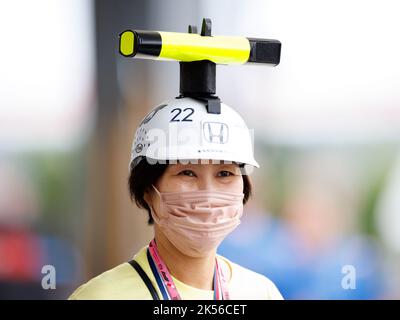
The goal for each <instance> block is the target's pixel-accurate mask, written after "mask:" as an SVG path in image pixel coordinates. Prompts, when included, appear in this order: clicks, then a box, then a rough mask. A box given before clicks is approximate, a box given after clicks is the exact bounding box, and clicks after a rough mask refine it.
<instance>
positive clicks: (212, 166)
mask: <svg viewBox="0 0 400 320" xmlns="http://www.w3.org/2000/svg"><path fill="white" fill-rule="evenodd" d="M227 167H228V168H238V167H239V164H237V163H232V162H228V163H224V162H221V163H212V162H211V161H205V162H203V161H202V162H201V163H200V162H199V163H180V162H178V163H174V164H169V165H168V169H172V170H173V169H188V168H193V169H198V170H206V169H219V168H227Z"/></svg>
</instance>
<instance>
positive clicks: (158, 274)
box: [147, 239, 229, 300]
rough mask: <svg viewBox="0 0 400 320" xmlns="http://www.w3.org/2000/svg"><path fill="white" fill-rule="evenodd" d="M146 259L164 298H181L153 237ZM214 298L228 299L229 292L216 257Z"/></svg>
mask: <svg viewBox="0 0 400 320" xmlns="http://www.w3.org/2000/svg"><path fill="white" fill-rule="evenodd" d="M147 260H148V262H149V265H150V269H151V271H152V272H153V275H154V278H155V279H156V282H157V285H158V287H159V289H160V291H161V294H162V296H163V299H164V300H181V299H182V298H181V296H180V295H179V293H178V289H177V288H176V286H175V284H174V281H173V279H172V276H171V275H170V273H169V271H168V268H167V266H166V265H165V263H164V262H163V261H162V259H161V257H160V255H159V254H158V250H157V244H156V241H155V239H153V240H152V241H151V242H150V244H149V246H148V248H147ZM213 282H214V285H213V286H214V300H229V293H228V290H227V285H226V278H225V276H224V273H223V272H222V270H221V269H220V266H219V265H218V260H217V258H216V259H215V271H214V281H213Z"/></svg>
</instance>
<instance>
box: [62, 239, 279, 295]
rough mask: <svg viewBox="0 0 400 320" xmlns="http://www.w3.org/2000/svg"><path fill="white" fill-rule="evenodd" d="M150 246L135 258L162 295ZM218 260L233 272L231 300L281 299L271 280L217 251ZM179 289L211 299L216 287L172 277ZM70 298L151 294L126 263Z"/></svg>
mask: <svg viewBox="0 0 400 320" xmlns="http://www.w3.org/2000/svg"><path fill="white" fill-rule="evenodd" d="M146 250H147V246H146V247H144V248H142V249H141V250H140V251H139V252H138V253H137V254H136V255H135V256H134V259H135V260H136V261H137V262H138V263H139V264H140V266H141V267H142V268H143V270H144V272H146V274H147V275H148V277H149V278H150V280H151V282H152V283H153V286H154V287H155V289H156V290H157V292H158V295H159V297H160V299H162V294H161V292H160V289H159V288H158V286H157V282H156V280H155V278H154V275H153V273H152V272H151V269H150V265H149V263H148V261H147V256H146ZM217 258H218V259H219V263H226V264H227V265H228V267H229V271H230V276H229V280H228V289H229V295H230V299H232V300H236V299H237V300H241V299H243V300H269V299H274V300H280V299H283V298H282V295H281V294H280V292H279V291H278V289H277V288H276V286H275V285H274V284H273V283H272V281H271V280H269V279H268V278H266V277H264V276H263V275H260V274H258V273H255V272H253V271H251V270H249V269H246V268H244V267H242V266H239V265H238V264H236V263H233V262H231V261H229V260H228V259H226V258H224V257H222V256H220V255H217ZM172 278H173V281H174V283H175V285H176V287H177V289H178V292H179V294H180V296H181V297H182V299H184V300H212V299H213V298H214V291H213V290H203V289H197V288H194V287H191V286H189V285H186V284H185V283H183V282H181V281H179V280H178V279H176V278H175V277H173V276H172ZM69 299H70V300H77V299H84V300H92V299H96V300H100V299H107V300H108V299H110V300H111V299H131V300H151V299H152V297H151V294H150V292H149V290H148V289H147V287H146V285H145V284H144V282H143V280H142V278H141V277H140V276H139V274H138V273H137V272H136V270H135V269H134V268H133V267H132V266H131V265H130V264H129V263H127V262H126V263H123V264H120V265H119V266H117V267H115V268H113V269H111V270H108V271H106V272H104V273H102V274H101V275H99V276H97V277H95V278H93V279H91V280H90V281H88V282H87V283H85V284H83V285H82V286H80V287H79V288H78V289H76V290H75V292H74V293H73V294H72V295H71V296H70V297H69Z"/></svg>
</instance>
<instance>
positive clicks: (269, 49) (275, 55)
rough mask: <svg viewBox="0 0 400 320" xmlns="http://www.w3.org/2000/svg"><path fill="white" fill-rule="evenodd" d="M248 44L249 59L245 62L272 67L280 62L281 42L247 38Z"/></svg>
mask: <svg viewBox="0 0 400 320" xmlns="http://www.w3.org/2000/svg"><path fill="white" fill-rule="evenodd" d="M247 39H248V40H249V42H250V57H249V60H248V61H247V62H255V63H268V64H272V65H274V66H276V65H278V64H279V62H280V60H281V46H282V44H281V42H280V41H278V40H269V39H257V38H247Z"/></svg>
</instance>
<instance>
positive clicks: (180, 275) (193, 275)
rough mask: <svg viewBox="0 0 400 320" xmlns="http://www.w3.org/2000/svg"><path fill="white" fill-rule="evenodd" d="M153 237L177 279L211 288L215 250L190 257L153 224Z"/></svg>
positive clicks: (194, 285)
mask: <svg viewBox="0 0 400 320" xmlns="http://www.w3.org/2000/svg"><path fill="white" fill-rule="evenodd" d="M155 239H156V242H157V249H158V252H159V254H160V256H161V259H162V260H163V261H164V263H165V264H166V266H167V268H168V270H169V272H170V274H171V275H172V276H174V277H175V278H176V279H178V280H179V281H181V282H183V283H185V284H187V285H189V286H192V287H195V288H198V289H203V290H213V279H214V269H215V255H216V253H215V251H213V252H210V254H209V255H207V256H205V257H198V258H197V257H196V258H194V257H190V256H187V255H185V254H183V253H182V252H180V251H179V250H178V249H177V248H176V247H175V246H174V245H173V244H172V243H171V242H170V241H169V240H168V239H167V238H166V237H165V236H164V234H163V233H162V232H161V231H160V230H159V229H158V226H155Z"/></svg>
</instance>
